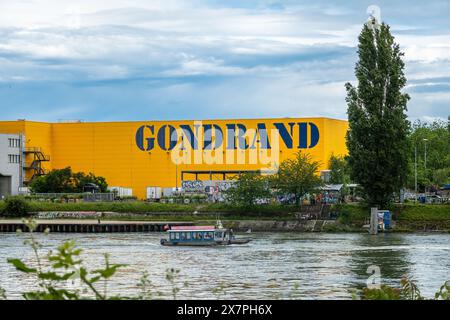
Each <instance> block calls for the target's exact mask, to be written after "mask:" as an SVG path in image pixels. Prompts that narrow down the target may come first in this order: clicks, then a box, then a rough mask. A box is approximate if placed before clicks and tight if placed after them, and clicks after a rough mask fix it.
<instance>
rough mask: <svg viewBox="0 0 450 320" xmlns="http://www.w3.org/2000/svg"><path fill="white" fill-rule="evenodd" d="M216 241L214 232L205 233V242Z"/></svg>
mask: <svg viewBox="0 0 450 320" xmlns="http://www.w3.org/2000/svg"><path fill="white" fill-rule="evenodd" d="M212 239H214V232H205V240H212Z"/></svg>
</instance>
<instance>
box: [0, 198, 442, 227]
mask: <svg viewBox="0 0 450 320" xmlns="http://www.w3.org/2000/svg"><path fill="white" fill-rule="evenodd" d="M3 205H4V204H3V202H1V201H0V211H2V209H3ZM29 205H30V210H31V211H33V212H34V213H33V214H32V216H33V217H35V218H38V219H94V220H97V219H101V220H102V221H174V222H193V223H195V224H214V222H215V220H216V219H217V218H218V217H220V219H221V220H222V221H224V224H225V225H226V226H227V227H230V228H233V229H234V230H236V231H238V230H247V229H252V230H253V231H295V232H308V231H316V232H365V231H366V227H365V225H367V224H368V218H369V212H370V209H369V208H366V207H364V206H362V205H360V204H339V205H333V206H331V208H330V210H329V211H330V212H329V214H330V216H332V217H333V219H326V218H322V219H320V218H319V219H317V220H315V219H314V220H307V219H305V220H303V219H298V215H299V213H300V211H301V208H299V207H296V206H293V205H288V206H287V205H276V204H273V205H260V206H254V207H252V208H243V207H237V206H232V205H225V204H162V203H146V202H104V203H53V202H38V201H30V202H29ZM303 209H304V208H303ZM388 209H390V210H391V212H393V215H392V220H393V221H392V232H417V231H425V232H428V231H436V232H450V205H424V204H403V205H394V206H392V207H391V208H388Z"/></svg>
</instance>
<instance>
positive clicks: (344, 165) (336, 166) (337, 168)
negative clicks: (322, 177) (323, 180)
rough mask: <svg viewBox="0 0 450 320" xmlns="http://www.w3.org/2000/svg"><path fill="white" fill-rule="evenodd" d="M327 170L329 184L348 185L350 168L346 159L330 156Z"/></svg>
mask: <svg viewBox="0 0 450 320" xmlns="http://www.w3.org/2000/svg"><path fill="white" fill-rule="evenodd" d="M328 168H329V169H330V183H333V184H348V183H350V167H349V165H348V160H347V158H346V157H344V156H335V155H334V154H332V155H331V157H330V160H329V162H328Z"/></svg>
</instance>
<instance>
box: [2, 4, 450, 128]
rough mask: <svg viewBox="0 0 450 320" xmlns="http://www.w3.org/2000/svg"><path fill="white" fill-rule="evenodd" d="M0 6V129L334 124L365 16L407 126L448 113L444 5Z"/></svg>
mask: <svg viewBox="0 0 450 320" xmlns="http://www.w3.org/2000/svg"><path fill="white" fill-rule="evenodd" d="M73 3H74V1H62V0H41V1H38V0H36V1H32V0H15V1H11V0H0V119H2V120H5V119H19V118H26V119H30V120H42V121H58V120H72V119H81V120H85V121H109V120H152V119H210V118H239V117H242V118H263V117H303V116H325V117H333V118H340V119H346V104H345V88H344V84H345V82H347V81H354V80H355V77H354V74H353V70H354V65H355V62H356V58H357V56H356V45H357V37H358V34H359V32H360V31H361V27H362V25H363V23H364V22H365V21H366V20H367V18H368V14H367V8H368V6H369V5H372V4H375V5H377V6H379V7H380V8H381V19H382V20H383V21H384V22H386V23H388V24H390V25H391V29H392V33H393V34H394V36H395V37H396V40H397V42H399V43H400V45H401V48H402V49H403V50H404V52H405V62H406V75H407V78H408V86H407V88H406V91H407V92H409V93H410V95H411V97H412V99H411V101H410V103H409V105H408V108H409V111H408V114H409V117H410V119H411V120H414V119H417V118H420V119H422V120H431V119H434V118H443V119H446V118H447V116H448V115H449V114H450V18H449V17H448V15H449V13H450V4H449V3H450V2H448V1H445V0H442V1H440V0H437V1H433V0H428V1H423V0H420V1H419V0H410V1H392V0H390V1H378V2H373V1H361V0H354V1H339V2H338V1H323V0H315V1H299V0H297V1H248V0H247V1H244V0H242V1H237V0H226V1H225V0H223V1H217V0H216V1H214V0H209V1H206V0H204V1H203V0H192V1H181V0H146V1H143V0H142V1H141V0H126V1H125V0H123V1H122V0H107V1H106V0H97V1H93V0H81V1H77V4H76V5H74V4H73Z"/></svg>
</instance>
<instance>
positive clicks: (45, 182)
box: [30, 167, 108, 193]
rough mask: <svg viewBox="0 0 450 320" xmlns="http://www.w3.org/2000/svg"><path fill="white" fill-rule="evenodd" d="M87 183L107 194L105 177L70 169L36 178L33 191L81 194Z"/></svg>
mask: <svg viewBox="0 0 450 320" xmlns="http://www.w3.org/2000/svg"><path fill="white" fill-rule="evenodd" d="M87 183H94V184H96V185H97V186H99V188H100V190H101V192H106V190H107V188H108V183H107V182H106V179H105V178H104V177H99V176H95V175H94V174H92V173H88V174H85V173H84V172H75V173H74V172H72V169H71V168H70V167H67V168H64V169H56V170H52V171H50V172H49V173H48V174H47V175H44V176H40V177H37V178H35V179H34V180H33V181H32V182H31V184H30V187H31V190H32V191H33V192H35V193H80V192H83V187H84V186H85V185H86V184H87Z"/></svg>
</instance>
